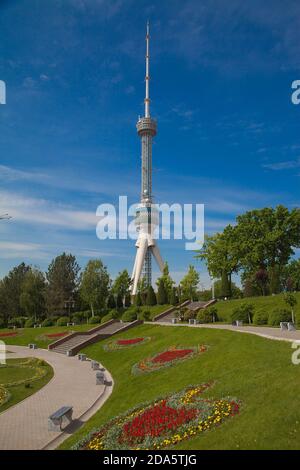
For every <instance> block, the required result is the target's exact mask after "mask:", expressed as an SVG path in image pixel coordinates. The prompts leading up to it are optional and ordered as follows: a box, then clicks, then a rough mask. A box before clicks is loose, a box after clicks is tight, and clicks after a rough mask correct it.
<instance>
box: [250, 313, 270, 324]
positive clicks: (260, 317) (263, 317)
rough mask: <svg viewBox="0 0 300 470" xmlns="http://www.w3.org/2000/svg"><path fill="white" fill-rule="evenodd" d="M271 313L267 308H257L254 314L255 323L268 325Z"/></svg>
mask: <svg viewBox="0 0 300 470" xmlns="http://www.w3.org/2000/svg"><path fill="white" fill-rule="evenodd" d="M268 319H269V313H268V311H267V310H257V311H256V312H255V313H254V316H253V323H254V325H267V324H268Z"/></svg>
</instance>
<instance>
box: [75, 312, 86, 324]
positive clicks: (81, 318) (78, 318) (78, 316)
mask: <svg viewBox="0 0 300 470" xmlns="http://www.w3.org/2000/svg"><path fill="white" fill-rule="evenodd" d="M84 319H85V317H84V313H83V312H75V313H73V315H72V321H73V322H74V323H77V324H80V323H82V322H83V321H84Z"/></svg>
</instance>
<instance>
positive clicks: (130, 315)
mask: <svg viewBox="0 0 300 470" xmlns="http://www.w3.org/2000/svg"><path fill="white" fill-rule="evenodd" d="M136 319H137V313H136V312H135V311H134V310H127V312H124V313H123V315H122V321H124V322H132V321H134V320H136Z"/></svg>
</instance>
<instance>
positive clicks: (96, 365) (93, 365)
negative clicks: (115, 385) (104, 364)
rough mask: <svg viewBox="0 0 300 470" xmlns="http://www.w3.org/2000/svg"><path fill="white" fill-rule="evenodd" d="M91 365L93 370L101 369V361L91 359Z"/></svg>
mask: <svg viewBox="0 0 300 470" xmlns="http://www.w3.org/2000/svg"><path fill="white" fill-rule="evenodd" d="M91 366H92V369H93V370H99V368H100V366H99V362H97V361H91Z"/></svg>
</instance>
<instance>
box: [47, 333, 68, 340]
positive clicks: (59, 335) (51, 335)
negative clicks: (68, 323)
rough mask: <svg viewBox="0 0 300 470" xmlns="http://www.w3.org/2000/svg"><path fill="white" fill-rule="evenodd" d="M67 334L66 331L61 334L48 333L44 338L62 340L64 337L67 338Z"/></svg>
mask: <svg viewBox="0 0 300 470" xmlns="http://www.w3.org/2000/svg"><path fill="white" fill-rule="evenodd" d="M68 334H69V332H68V331H63V332H62V333H50V334H48V335H45V336H46V338H49V339H55V338H63V337H64V336H67V335H68Z"/></svg>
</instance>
